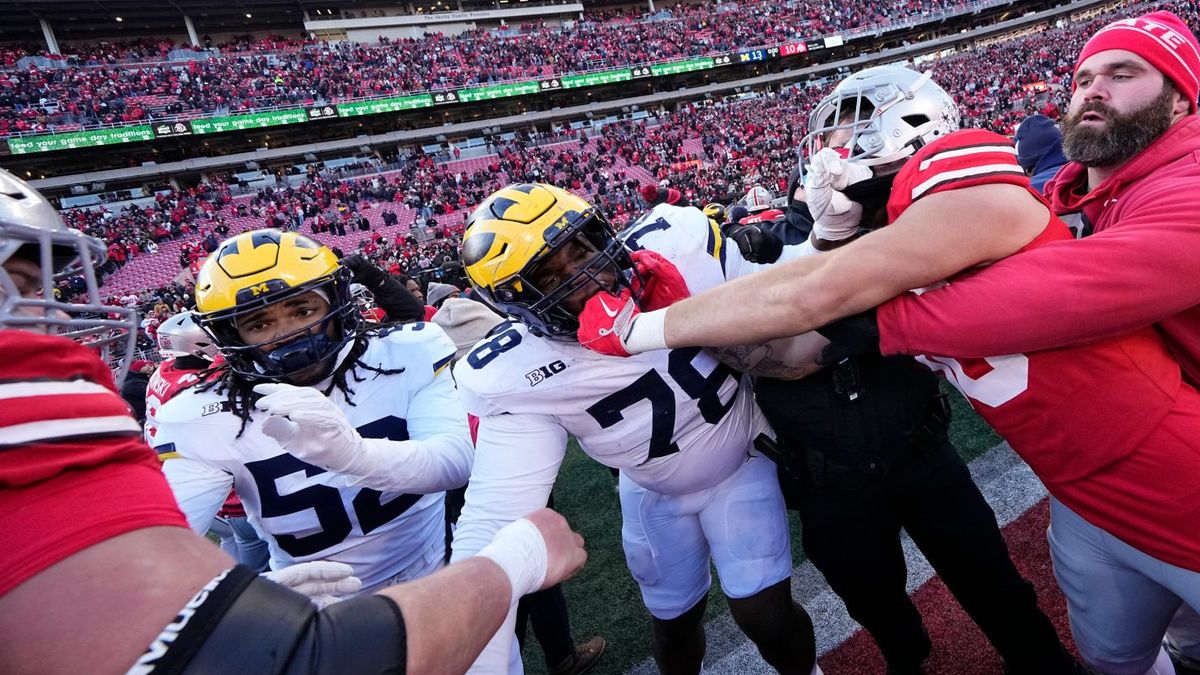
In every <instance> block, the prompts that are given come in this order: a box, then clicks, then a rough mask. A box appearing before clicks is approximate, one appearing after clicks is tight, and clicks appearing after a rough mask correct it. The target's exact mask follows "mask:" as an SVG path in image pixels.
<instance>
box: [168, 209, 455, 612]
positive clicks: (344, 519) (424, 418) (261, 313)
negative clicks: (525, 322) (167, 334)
mask: <svg viewBox="0 0 1200 675" xmlns="http://www.w3.org/2000/svg"><path fill="white" fill-rule="evenodd" d="M196 308H197V318H198V321H199V323H200V325H201V327H202V328H204V330H205V331H206V332H207V333H208V334H209V335H210V337H211V338H212V341H213V343H214V344H216V345H217V347H218V348H219V349H220V350H221V354H222V355H223V356H224V358H225V363H224V364H223V365H222V366H221V367H220V375H219V376H218V377H216V378H215V379H213V380H212V381H210V382H207V383H204V384H201V385H198V386H194V387H192V388H190V389H187V390H185V391H183V392H181V393H180V394H178V395H177V396H176V397H175V398H174V399H172V400H171V401H170V402H169V403H167V404H166V405H164V406H163V407H162V408H161V409H160V410H159V414H158V416H157V418H158V427H157V432H156V434H155V438H154V448H155V450H156V451H157V452H158V453H159V456H160V457H161V458H163V460H164V464H163V471H164V473H165V474H166V476H167V480H168V481H169V482H170V484H171V487H172V489H173V490H174V492H175V495H176V497H177V499H178V501H179V504H180V507H181V508H182V509H183V512H184V514H185V515H186V516H187V518H188V522H189V523H190V524H191V526H192V528H193V529H195V530H197V531H199V532H203V531H204V530H205V529H207V528H208V525H209V523H210V522H211V520H212V518H213V515H214V514H216V512H217V510H218V509H219V508H220V506H221V504H222V502H223V501H224V500H225V496H226V495H227V494H228V493H229V490H230V488H231V487H232V488H235V489H236V490H237V493H238V495H239V497H240V498H241V500H242V503H243V505H244V507H245V509H246V514H247V517H248V518H249V519H250V522H251V523H252V524H253V525H254V529H255V530H257V531H258V532H260V533H261V534H263V536H264V537H265V538H266V539H267V542H268V544H269V546H270V550H271V567H272V569H280V568H283V567H286V566H288V565H292V564H295V563H297V562H304V561H311V560H332V561H337V562H343V563H346V564H348V565H350V566H351V567H353V568H354V571H355V575H356V576H358V577H359V578H361V579H362V581H363V584H364V586H365V588H366V590H374V589H378V588H382V587H384V586H387V585H390V584H394V583H396V582H399V581H405V580H409V579H415V578H419V577H421V576H424V575H426V574H429V573H430V572H432V571H433V570H435V569H437V568H438V567H439V566H440V565H441V564H442V562H441V561H442V560H443V559H444V552H445V548H444V547H445V542H444V536H443V525H442V509H443V491H444V490H446V489H450V488H455V487H459V486H461V485H462V484H463V483H465V482H466V479H467V475H468V473H469V471H470V467H471V458H472V448H471V441H470V436H469V434H468V430H467V423H466V415H465V413H464V412H463V410H462V407H461V406H460V405H459V403H458V397H457V395H456V393H455V389H454V382H453V380H452V379H451V376H450V372H449V370H448V369H447V366H448V365H449V363H450V359H451V358H452V357H453V355H454V345H453V344H452V343H451V342H450V340H449V339H448V338H447V337H446V335H445V333H443V332H442V330H441V329H440V328H439V327H437V326H434V325H430V324H424V323H415V324H399V325H397V326H395V327H393V328H391V329H384V330H378V331H375V330H367V329H365V328H363V327H362V323H361V315H360V314H359V308H358V305H357V304H356V302H355V300H354V298H353V297H352V296H351V294H350V272H349V270H348V269H346V268H345V267H344V266H342V265H341V264H339V263H338V260H337V259H336V257H334V255H333V253H332V252H331V251H330V250H329V249H328V248H326V247H324V246H322V245H320V244H317V243H316V242H313V241H312V240H310V239H307V238H306V237H303V236H301V235H298V234H295V233H291V232H279V231H276V230H257V231H253V232H246V233H243V234H240V235H238V236H236V237H233V238H231V239H229V240H227V241H225V242H224V243H223V244H222V245H221V246H220V247H219V248H218V249H217V250H216V251H215V252H214V253H213V254H212V255H211V256H210V257H209V259H208V260H207V261H206V262H205V264H204V266H203V267H202V268H201V270H200V274H199V275H198V278H197V283H196Z"/></svg>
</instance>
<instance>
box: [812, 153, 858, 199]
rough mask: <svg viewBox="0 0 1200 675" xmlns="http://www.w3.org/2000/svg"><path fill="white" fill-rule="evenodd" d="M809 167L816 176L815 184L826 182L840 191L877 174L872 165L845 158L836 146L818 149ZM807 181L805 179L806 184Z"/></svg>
mask: <svg viewBox="0 0 1200 675" xmlns="http://www.w3.org/2000/svg"><path fill="white" fill-rule="evenodd" d="M809 167H810V168H809V171H810V174H811V175H815V176H816V178H814V183H815V184H820V183H821V182H825V183H828V184H829V186H830V187H832V188H833V189H834V190H838V191H841V190H845V189H846V188H847V187H849V186H851V185H854V184H855V183H861V182H862V181H864V180H867V179H869V178H872V177H873V176H874V175H875V172H874V171H872V170H871V167H869V166H863V165H862V164H858V163H857V162H852V161H850V160H847V159H845V158H844V157H842V156H841V155H840V154H839V153H838V151H837V150H835V149H834V148H822V149H821V150H820V151H818V152H817V154H815V155H813V157H812V159H811V160H810V164H809ZM807 182H808V181H805V183H806V184H807ZM805 187H807V185H806V186H805Z"/></svg>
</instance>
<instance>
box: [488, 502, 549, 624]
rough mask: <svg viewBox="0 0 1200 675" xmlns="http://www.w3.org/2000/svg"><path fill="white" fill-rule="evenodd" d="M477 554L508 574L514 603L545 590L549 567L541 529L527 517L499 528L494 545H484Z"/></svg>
mask: <svg viewBox="0 0 1200 675" xmlns="http://www.w3.org/2000/svg"><path fill="white" fill-rule="evenodd" d="M477 555H479V556H481V557H483V558H488V559H490V560H491V561H492V562H494V563H496V564H497V565H499V566H500V569H502V570H504V573H505V574H506V575H508V582H509V584H510V585H511V586H512V598H511V600H510V602H512V603H516V602H517V600H519V599H520V598H521V596H523V595H526V594H529V593H532V592H534V591H536V590H538V589H539V588H541V587H542V582H544V581H545V580H546V569H547V567H548V566H549V564H550V557H549V553H548V552H547V551H546V540H545V539H543V538H542V532H541V530H539V529H537V526H536V525H534V524H533V523H531V522H529V521H528V520H526V519H525V518H521V519H519V520H515V521H513V522H511V523H509V524H508V525H505V526H504V527H502V528H500V531H499V532H497V533H496V537H495V538H494V539H492V543H490V544H488V545H487V546H484V547H483V549H482V550H480V551H479V553H478V554H477Z"/></svg>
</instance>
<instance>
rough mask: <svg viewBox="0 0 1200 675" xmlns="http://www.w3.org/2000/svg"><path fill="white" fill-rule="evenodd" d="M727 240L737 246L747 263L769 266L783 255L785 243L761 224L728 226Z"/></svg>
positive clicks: (726, 230)
mask: <svg viewBox="0 0 1200 675" xmlns="http://www.w3.org/2000/svg"><path fill="white" fill-rule="evenodd" d="M725 238H726V239H728V240H730V241H732V242H733V243H734V244H736V245H737V247H738V252H740V253H741V254H742V258H744V259H745V260H746V261H747V262H752V263H760V264H768V265H769V264H771V263H773V262H775V261H776V260H779V256H781V255H783V241H782V240H781V239H780V238H779V237H777V236H775V234H774V233H772V232H770V231H768V230H764V229H763V228H762V225H761V224H760V223H747V224H745V225H741V224H733V225H728V226H726V228H725Z"/></svg>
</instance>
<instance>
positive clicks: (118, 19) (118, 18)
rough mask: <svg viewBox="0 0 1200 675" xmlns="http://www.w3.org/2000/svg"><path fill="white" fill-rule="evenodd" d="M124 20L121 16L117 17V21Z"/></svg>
mask: <svg viewBox="0 0 1200 675" xmlns="http://www.w3.org/2000/svg"><path fill="white" fill-rule="evenodd" d="M124 20H125V19H122V18H121V17H119V16H118V17H117V23H121V22H122V21H124Z"/></svg>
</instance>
